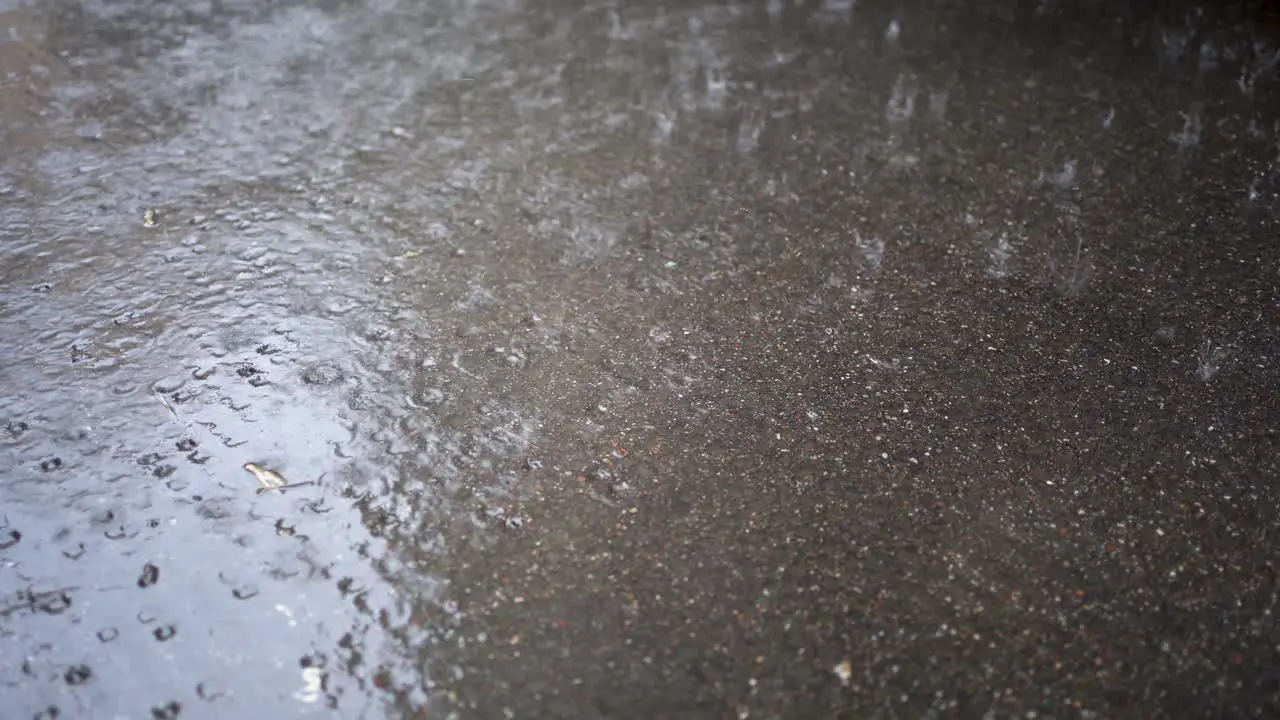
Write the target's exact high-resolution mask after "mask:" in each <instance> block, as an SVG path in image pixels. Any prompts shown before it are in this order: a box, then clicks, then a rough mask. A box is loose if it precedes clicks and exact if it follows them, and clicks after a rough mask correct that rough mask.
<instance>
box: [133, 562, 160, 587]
mask: <svg viewBox="0 0 1280 720" xmlns="http://www.w3.org/2000/svg"><path fill="white" fill-rule="evenodd" d="M159 580H160V568H158V567H156V566H155V565H152V564H151V563H147V564H146V565H143V566H142V575H140V576H139V577H138V587H140V588H147V587H151V586H152V585H155V584H156V582H157V581H159Z"/></svg>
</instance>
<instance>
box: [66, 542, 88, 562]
mask: <svg viewBox="0 0 1280 720" xmlns="http://www.w3.org/2000/svg"><path fill="white" fill-rule="evenodd" d="M84 553H85V548H84V543H76V549H75V551H71V550H63V551H62V557H64V558H66V559H68V560H79V559H80V558H82V557H84Z"/></svg>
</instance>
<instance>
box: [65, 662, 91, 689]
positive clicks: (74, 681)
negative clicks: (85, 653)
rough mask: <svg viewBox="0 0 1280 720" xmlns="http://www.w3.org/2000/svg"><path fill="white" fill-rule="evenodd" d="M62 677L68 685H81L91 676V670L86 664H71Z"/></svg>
mask: <svg viewBox="0 0 1280 720" xmlns="http://www.w3.org/2000/svg"><path fill="white" fill-rule="evenodd" d="M62 677H63V679H64V680H66V681H67V684H68V685H82V684H84V683H86V682H88V680H89V678H91V677H93V671H91V670H90V669H89V666H88V665H72V666H71V667H69V668H67V672H66V674H64V675H63V676H62Z"/></svg>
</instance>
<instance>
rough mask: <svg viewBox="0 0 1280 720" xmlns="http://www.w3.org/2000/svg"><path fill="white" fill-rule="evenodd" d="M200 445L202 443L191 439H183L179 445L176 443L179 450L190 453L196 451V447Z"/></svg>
mask: <svg viewBox="0 0 1280 720" xmlns="http://www.w3.org/2000/svg"><path fill="white" fill-rule="evenodd" d="M199 444H200V443H198V442H196V441H195V440H192V439H191V438H183V439H181V440H179V441H178V442H177V443H175V445H176V446H177V448H178V450H181V451H182V452H190V451H192V450H195V449H196V446H197V445H199Z"/></svg>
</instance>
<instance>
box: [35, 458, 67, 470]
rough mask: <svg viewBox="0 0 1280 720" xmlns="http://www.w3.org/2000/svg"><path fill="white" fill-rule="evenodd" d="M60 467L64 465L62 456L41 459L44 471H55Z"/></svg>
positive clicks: (41, 466) (41, 467)
mask: <svg viewBox="0 0 1280 720" xmlns="http://www.w3.org/2000/svg"><path fill="white" fill-rule="evenodd" d="M60 467H62V458H60V457H51V458H49V459H48V460H41V461H40V469H41V470H43V471H44V472H53V471H54V470H57V469H58V468H60Z"/></svg>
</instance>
